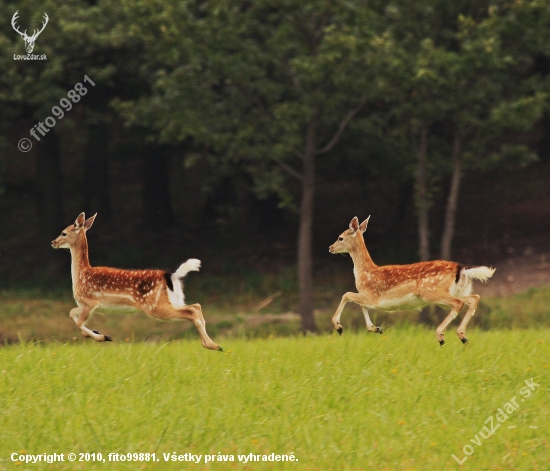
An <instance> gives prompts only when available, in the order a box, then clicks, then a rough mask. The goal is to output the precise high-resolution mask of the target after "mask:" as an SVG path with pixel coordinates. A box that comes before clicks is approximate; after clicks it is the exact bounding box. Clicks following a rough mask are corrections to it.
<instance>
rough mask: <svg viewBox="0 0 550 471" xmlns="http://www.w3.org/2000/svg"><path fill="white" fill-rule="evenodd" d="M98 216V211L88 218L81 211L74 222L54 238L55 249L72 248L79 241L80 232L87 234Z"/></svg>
mask: <svg viewBox="0 0 550 471" xmlns="http://www.w3.org/2000/svg"><path fill="white" fill-rule="evenodd" d="M96 216H97V213H95V214H94V215H93V216H92V217H91V218H89V219H86V217H85V216H84V213H80V215H79V216H78V217H77V218H76V221H75V222H74V224H72V225H70V226H68V227H66V228H65V230H64V231H63V232H61V235H60V236H59V237H58V238H57V239H55V240H52V247H53V248H54V249H70V248H71V247H72V246H74V245H75V244H76V243H77V240H78V237H79V236H80V234H85V233H86V231H88V229H89V228H90V227H92V224H93V223H94V220H95V217H96Z"/></svg>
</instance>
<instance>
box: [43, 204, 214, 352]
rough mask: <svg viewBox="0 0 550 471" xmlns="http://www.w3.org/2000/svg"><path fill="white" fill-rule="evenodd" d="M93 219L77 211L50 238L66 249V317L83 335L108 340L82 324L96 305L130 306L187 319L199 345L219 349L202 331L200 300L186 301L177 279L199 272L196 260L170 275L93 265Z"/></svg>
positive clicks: (163, 317)
mask: <svg viewBox="0 0 550 471" xmlns="http://www.w3.org/2000/svg"><path fill="white" fill-rule="evenodd" d="M95 217H96V215H94V216H92V217H91V218H89V219H86V218H85V216H84V213H81V214H80V215H79V216H78V217H77V218H76V221H75V222H74V224H73V225H71V226H69V227H67V228H66V229H65V230H64V231H63V232H61V235H60V236H59V237H58V238H57V239H55V240H54V241H52V247H53V248H54V249H59V248H64V249H69V250H70V251H71V258H72V261H71V273H72V278H73V293H74V298H75V300H76V303H77V304H78V307H75V308H73V309H71V313H70V316H71V318H72V319H73V320H74V322H75V323H76V325H77V326H78V328H79V329H80V330H81V332H82V335H84V337H92V338H93V339H95V340H97V341H98V342H105V341H111V337H109V336H108V335H104V334H101V333H99V332H98V331H97V330H90V329H89V328H88V327H86V321H87V320H88V318H89V317H90V316H91V315H92V314H93V312H94V311H95V310H96V309H98V308H100V307H131V308H134V309H138V310H140V311H143V312H145V313H146V314H147V315H148V316H151V317H155V318H157V319H161V320H176V319H188V320H190V321H192V322H193V323H194V324H195V326H196V327H197V330H198V331H199V335H200V338H201V343H202V346H203V347H205V348H208V349H210V350H221V349H222V348H221V347H220V346H219V345H217V344H216V343H214V342H213V341H212V340H211V339H210V337H209V336H208V334H207V333H206V321H205V320H204V316H203V314H202V309H201V306H200V304H192V305H190V306H186V305H185V296H184V294H183V287H182V283H181V278H183V277H184V276H185V275H187V273H189V272H190V271H198V270H199V268H200V265H201V262H200V260H197V259H195V258H191V259H189V260H187V262H185V263H184V264H182V265H181V266H180V267H179V268H178V269H177V270H176V272H175V273H169V272H166V271H164V270H121V269H118V268H109V267H92V266H91V265H90V262H89V260H88V241H87V239H86V231H87V230H88V229H90V227H92V224H93V223H94V220H95Z"/></svg>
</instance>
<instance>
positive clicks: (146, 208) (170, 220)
mask: <svg viewBox="0 0 550 471" xmlns="http://www.w3.org/2000/svg"><path fill="white" fill-rule="evenodd" d="M169 169H170V158H169V155H168V148H167V147H165V146H147V147H146V149H145V155H144V157H143V177H142V195H143V223H144V225H145V226H148V227H154V228H157V229H158V228H166V227H170V226H172V225H173V224H174V213H173V211H172V203H171V199H170V185H169V183H170V182H169V178H168V172H169Z"/></svg>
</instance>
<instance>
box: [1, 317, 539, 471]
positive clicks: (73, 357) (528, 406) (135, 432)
mask: <svg viewBox="0 0 550 471" xmlns="http://www.w3.org/2000/svg"><path fill="white" fill-rule="evenodd" d="M469 338H470V342H471V343H470V345H468V346H466V347H464V346H463V345H462V344H461V343H460V342H459V340H458V339H457V338H454V333H453V332H452V331H449V333H448V339H447V340H448V341H447V345H445V347H444V348H439V346H437V342H436V340H435V335H434V333H433V329H430V330H428V329H426V328H420V327H414V328H413V327H404V326H402V327H395V328H389V329H388V330H387V331H386V333H384V335H375V334H368V333H366V332H364V331H361V332H359V333H353V332H351V331H350V330H348V331H347V332H344V335H343V336H342V337H339V336H338V335H337V334H336V333H332V334H323V335H318V336H310V337H302V336H299V337H298V336H296V337H293V336H290V337H286V338H264V339H250V338H246V337H245V336H242V337H241V338H238V337H228V338H218V339H217V340H219V341H220V343H221V344H222V345H223V347H224V349H225V352H224V353H218V352H210V351H206V350H204V349H202V348H201V347H200V344H199V342H198V341H197V340H195V339H194V340H192V341H190V340H185V339H184V340H177V341H172V342H139V343H134V342H132V341H130V342H113V343H107V344H97V343H92V342H87V343H80V342H73V343H71V342H67V343H62V342H49V343H41V342H38V343H29V342H25V341H22V342H20V343H18V344H14V345H7V346H6V347H5V348H3V349H0V365H1V367H0V369H1V371H0V397H1V398H2V408H1V410H0V458H1V460H2V461H0V467H1V468H2V469H56V470H63V469H86V470H93V469H186V470H188V469H197V470H213V469H220V470H221V469H224V470H225V469H228V470H229V469H249V470H254V469H300V470H365V469H376V470H392V471H396V470H417V471H420V470H436V469H437V470H439V469H469V470H547V469H549V468H550V402H549V399H548V398H549V395H548V384H549V381H548V379H549V374H550V369H549V366H550V333H549V332H548V330H546V329H544V330H543V329H539V330H537V329H525V330H495V331H482V330H479V329H473V330H470V331H469ZM531 378H533V381H534V383H535V384H536V385H533V384H534V383H531V389H529V388H527V389H528V390H529V392H530V394H529V397H526V396H525V390H522V388H526V387H527V386H526V383H525V381H526V380H530V379H531ZM520 390H522V392H520ZM522 399H523V401H522ZM510 401H516V402H517V404H518V407H517V408H516V410H515V411H513V412H510V411H509V412H510V413H509V415H508V417H507V418H506V419H505V420H504V421H503V422H502V423H501V424H499V423H498V422H497V421H496V420H494V424H493V429H494V432H493V433H492V434H491V436H490V437H489V438H487V439H484V438H482V437H481V436H480V435H479V433H480V430H481V432H482V433H484V434H485V436H486V435H488V434H487V431H486V430H485V432H483V427H484V426H489V425H490V424H488V423H487V422H486V421H487V420H489V417H493V418H494V417H496V414H497V413H498V412H499V408H501V409H502V408H504V407H505V404H508V405H509V404H510ZM501 417H502V416H501ZM496 425H500V426H499V427H496ZM495 427H496V429H495ZM471 440H473V441H471ZM474 442H477V443H478V444H476V443H474ZM465 445H470V446H471V449H470V448H465ZM464 449H465V450H466V452H467V453H470V451H471V450H473V452H472V453H470V455H469V456H467V455H465V452H464V451H463V450H464ZM14 452H16V453H17V454H23V455H24V454H42V453H64V454H65V462H63V463H56V464H40V463H39V464H22V463H20V462H18V463H14V462H12V461H11V459H10V456H11V454H12V453H14ZM70 452H73V453H76V454H77V458H78V454H79V453H85V452H88V453H102V456H103V458H105V459H106V460H108V454H109V453H115V452H116V453H134V452H135V453H156V458H157V459H159V460H160V461H155V462H151V461H150V462H148V463H147V462H143V463H134V462H133V463H128V462H126V463H122V462H117V463H112V462H111V463H109V462H107V463H103V462H93V461H92V462H78V461H77V462H74V463H70V462H67V454H68V453H70ZM174 452H176V453H177V454H178V455H179V454H181V455H185V453H192V454H194V455H203V458H202V459H201V461H200V462H199V463H198V464H194V463H192V462H172V461H168V462H165V461H164V455H163V453H166V454H169V455H172V454H173V453H174ZM218 453H220V455H219V456H221V455H226V457H228V456H230V455H231V456H233V457H234V460H235V461H233V462H231V461H228V462H218V461H217V459H216V460H214V461H212V462H210V463H207V464H205V463H204V459H205V457H204V455H206V454H210V455H216V457H218ZM250 453H252V454H257V455H270V454H271V453H275V454H279V455H290V454H291V453H292V454H293V456H294V457H295V458H296V459H297V461H294V462H285V463H280V462H279V463H278V462H262V461H258V462H251V461H249V462H248V463H246V464H245V463H244V462H240V461H239V460H238V455H247V456H249V454H250ZM453 454H454V455H455V456H456V457H457V458H458V459H459V460H463V459H464V458H465V457H467V460H466V461H464V462H463V464H462V466H460V465H459V464H458V462H457V461H456V460H455V459H454V458H453V457H452V455H453ZM106 467H108V468H106Z"/></svg>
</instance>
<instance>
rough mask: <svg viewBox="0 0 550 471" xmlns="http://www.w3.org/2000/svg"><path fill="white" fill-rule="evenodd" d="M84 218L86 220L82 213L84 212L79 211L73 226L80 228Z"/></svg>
mask: <svg viewBox="0 0 550 471" xmlns="http://www.w3.org/2000/svg"><path fill="white" fill-rule="evenodd" d="M85 220H86V216H85V215H84V213H80V214H79V215H78V217H77V218H76V220H75V222H74V228H75V229H80V228H81V227H82V224H84V221H85Z"/></svg>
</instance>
